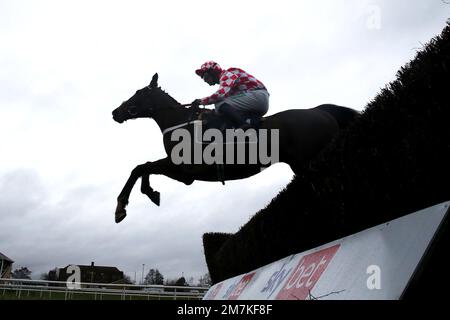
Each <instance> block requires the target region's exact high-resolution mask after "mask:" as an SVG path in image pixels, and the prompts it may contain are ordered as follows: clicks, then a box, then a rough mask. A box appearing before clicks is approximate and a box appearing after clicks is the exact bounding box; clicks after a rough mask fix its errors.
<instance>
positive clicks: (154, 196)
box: [149, 191, 161, 207]
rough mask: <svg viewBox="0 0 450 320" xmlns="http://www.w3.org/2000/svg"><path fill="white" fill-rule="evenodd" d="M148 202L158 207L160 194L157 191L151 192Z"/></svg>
mask: <svg viewBox="0 0 450 320" xmlns="http://www.w3.org/2000/svg"><path fill="white" fill-rule="evenodd" d="M149 197H150V200H152V201H153V203H154V204H156V205H157V206H158V207H159V205H160V203H161V194H160V193H159V192H158V191H153V192H152V193H150V196H149Z"/></svg>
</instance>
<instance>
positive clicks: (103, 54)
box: [0, 0, 450, 280]
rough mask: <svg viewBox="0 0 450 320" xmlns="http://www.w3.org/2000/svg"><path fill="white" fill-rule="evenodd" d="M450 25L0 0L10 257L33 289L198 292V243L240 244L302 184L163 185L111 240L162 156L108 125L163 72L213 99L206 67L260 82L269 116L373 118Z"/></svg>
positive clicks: (2, 243) (362, 15) (325, 13)
mask: <svg viewBox="0 0 450 320" xmlns="http://www.w3.org/2000/svg"><path fill="white" fill-rule="evenodd" d="M152 3H157V5H152ZM449 13H450V5H447V4H445V3H443V1H441V0H428V1H425V0H415V1H411V0H409V1H407V0H390V1H388V0H383V1H375V0H374V1H365V0H322V1H313V0H308V1H303V0H302V1H299V0H296V1H281V0H280V1H263V0H258V1H242V0H239V1H234V0H228V1H220V2H218V1H211V0H209V1H170V0H165V1H130V0H127V1H111V0H109V1H92V0H89V1H80V0H77V1H23V0H0V252H2V253H4V254H6V255H7V256H9V257H10V258H12V259H13V260H15V261H16V263H15V265H14V267H16V268H17V267H20V266H27V267H29V268H30V269H31V270H32V271H33V275H34V277H38V276H39V275H40V273H42V272H46V271H48V270H50V269H53V268H54V267H63V266H66V265H68V264H89V263H90V262H91V261H95V263H96V264H97V265H110V266H117V267H118V268H119V269H121V270H122V271H124V272H125V273H126V274H127V275H129V276H130V277H131V278H132V279H134V275H135V272H136V273H137V279H138V280H140V278H141V276H142V274H141V273H142V265H143V264H145V270H146V271H148V269H149V268H158V269H159V270H160V271H161V273H162V274H163V275H164V276H165V277H166V278H177V277H180V276H181V275H182V274H183V273H184V275H185V276H186V277H190V276H193V277H195V278H198V277H199V276H200V275H202V274H204V273H205V272H207V267H206V263H205V260H204V256H203V247H202V240H201V239H202V235H203V234H204V233H205V232H233V233H234V232H236V231H238V230H239V227H240V226H242V225H243V224H245V223H246V222H247V221H248V220H249V218H250V217H251V216H252V215H253V214H254V213H255V212H257V211H258V210H260V209H262V208H264V206H265V205H267V204H268V203H269V201H270V200H271V199H272V198H273V197H274V196H275V195H276V194H277V193H278V192H279V191H280V190H282V188H284V187H285V186H286V185H287V184H288V183H289V181H290V180H291V179H292V176H293V174H292V171H291V170H290V168H289V167H288V166H287V165H283V164H278V165H275V166H273V167H272V168H270V169H268V170H266V171H265V172H263V173H262V174H260V175H258V176H255V177H253V178H250V179H246V180H242V181H238V182H228V183H227V184H226V186H225V187H224V186H222V185H221V184H220V183H205V182H195V183H194V184H193V185H192V186H189V187H188V186H184V185H182V184H180V183H178V182H175V181H172V180H170V179H169V178H166V177H160V176H153V177H152V178H151V184H152V186H153V187H154V188H155V189H156V190H158V191H160V192H161V207H159V208H158V207H156V206H155V205H153V204H152V203H151V202H150V201H149V200H148V199H147V198H146V197H145V196H143V195H142V194H140V192H139V188H136V190H134V191H133V193H132V194H131V198H130V205H129V207H128V217H127V218H126V219H125V220H124V221H123V222H122V223H121V224H118V225H116V224H115V222H114V210H115V206H116V198H117V195H118V193H119V192H120V190H121V188H122V186H123V184H124V183H125V181H126V179H127V178H128V175H129V173H130V171H131V169H133V168H134V167H135V166H136V165H138V164H141V163H145V162H147V161H155V160H158V159H160V158H162V157H165V154H164V150H163V145H162V136H161V133H160V132H159V129H158V128H157V126H156V124H155V122H154V121H153V120H148V119H140V120H137V121H131V122H126V123H125V124H122V125H119V124H118V123H115V122H114V121H113V120H112V117H111V111H112V110H113V109H114V108H116V107H117V106H119V104H120V103H121V102H122V101H124V100H126V99H128V98H129V97H130V96H131V95H132V94H133V93H134V92H135V90H137V89H138V88H142V87H144V86H145V85H147V84H148V83H149V81H150V80H151V77H152V75H153V74H154V73H155V72H158V73H159V76H160V81H159V82H160V85H161V86H162V88H163V89H165V90H166V91H167V92H168V93H170V94H171V95H172V96H173V97H174V98H175V99H177V100H178V101H179V102H181V103H188V102H191V101H192V100H194V99H196V98H201V97H203V96H206V95H209V94H210V93H212V90H214V88H211V87H209V86H208V85H206V84H205V83H204V82H203V81H202V80H201V79H200V78H198V77H197V76H196V75H195V74H194V70H195V69H196V68H197V67H199V66H200V65H201V64H202V63H203V62H205V61H206V60H211V59H212V60H215V61H217V62H219V63H220V64H221V65H222V67H224V68H228V67H232V66H233V67H241V68H243V69H244V70H247V71H248V72H250V73H252V74H253V75H255V76H256V77H257V78H259V79H260V80H261V81H263V82H264V84H265V85H266V86H267V87H268V89H269V91H270V93H271V109H270V111H269V113H270V114H274V113H277V112H280V111H283V110H287V109H292V108H311V107H315V106H317V105H320V104H323V103H335V104H340V105H345V106H349V107H353V108H355V109H358V110H362V109H363V108H364V107H365V105H366V104H367V102H368V101H370V100H371V99H372V98H373V97H374V96H375V95H376V94H377V93H378V92H379V91H380V89H381V88H382V87H384V86H385V85H386V84H387V83H389V82H390V81H391V80H393V79H394V77H395V74H396V72H397V70H398V69H399V68H400V67H401V66H402V65H404V64H405V63H406V62H408V61H409V60H410V59H412V58H413V57H414V55H415V53H416V51H417V50H419V49H420V48H421V47H422V46H423V44H425V43H426V42H427V41H429V40H430V39H431V38H432V37H433V36H435V35H437V34H439V33H440V32H441V30H442V29H443V28H444V26H445V21H446V19H447V18H449V17H450V15H449Z"/></svg>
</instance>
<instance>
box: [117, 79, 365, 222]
mask: <svg viewBox="0 0 450 320" xmlns="http://www.w3.org/2000/svg"><path fill="white" fill-rule="evenodd" d="M112 115H113V119H114V121H116V122H118V123H124V122H125V121H127V120H130V119H137V118H153V119H154V120H155V121H156V123H157V124H158V126H159V128H160V130H161V132H162V133H163V142H164V148H165V151H166V153H167V157H166V158H164V159H160V160H158V161H154V162H147V163H144V164H141V165H138V166H137V167H135V168H134V169H133V170H132V171H131V174H130V176H129V178H128V180H127V182H126V183H125V186H124V187H123V189H122V191H121V192H120V194H119V196H118V197H117V207H116V211H115V221H116V223H120V222H121V221H122V220H123V219H124V218H125V217H126V215H127V213H126V206H127V205H128V200H129V196H130V193H131V190H132V189H133V187H134V185H135V183H136V182H137V180H138V179H139V178H141V192H142V193H143V194H144V195H147V196H148V197H149V198H150V200H151V201H152V202H153V203H154V204H156V205H157V206H159V205H160V193H159V192H158V191H155V190H153V189H152V188H151V186H150V175H152V174H159V175H161V174H162V175H165V176H167V177H169V178H172V179H175V180H177V181H179V182H182V183H184V184H186V185H191V184H192V183H193V182H194V181H196V180H197V181H209V182H222V183H224V182H225V181H230V180H238V179H245V178H248V177H251V176H254V175H256V174H258V173H260V172H261V171H262V170H263V169H265V168H267V167H268V166H270V165H271V164H273V163H270V164H269V165H267V164H265V165H262V164H261V163H260V162H257V163H249V162H246V163H239V164H235V163H230V164H228V163H226V164H223V163H222V164H219V163H215V164H214V163H213V164H211V163H209V164H207V163H174V161H173V159H172V158H171V157H170V155H171V154H172V152H173V151H174V148H175V147H176V146H177V144H176V142H175V141H173V137H172V138H171V135H170V134H168V133H171V132H172V133H173V132H175V131H176V129H178V128H183V129H184V130H187V131H188V132H189V133H191V134H193V131H194V123H198V122H199V121H201V120H199V119H200V118H201V117H202V116H205V115H209V118H210V119H211V118H214V117H220V116H218V115H216V114H215V112H211V111H210V112H209V113H208V112H207V111H202V110H200V109H199V108H187V107H186V105H181V104H180V103H179V102H177V101H176V100H175V99H174V98H172V97H171V96H170V95H169V94H168V93H166V92H165V91H163V90H162V89H161V87H159V86H158V74H157V73H156V74H155V75H154V76H153V78H152V80H151V82H150V85H148V86H146V87H144V88H142V89H140V90H137V91H136V93H135V94H134V95H133V96H132V97H131V98H129V99H128V100H127V101H125V102H123V103H122V104H121V105H120V106H119V107H118V108H117V109H115V110H114V111H113V112H112ZM358 115H359V112H357V111H356V110H354V109H351V108H347V107H342V106H337V105H332V104H325V105H321V106H318V107H316V108H313V109H295V110H287V111H283V112H280V113H277V114H274V115H272V116H268V117H265V118H262V119H261V120H260V121H259V123H258V129H260V130H261V129H265V130H272V131H273V130H277V131H278V136H277V138H278V141H277V143H278V145H277V147H278V152H279V156H278V159H277V162H283V163H287V164H288V165H289V166H290V167H291V168H292V170H293V172H294V173H298V171H299V169H300V168H301V166H302V165H304V164H305V163H306V162H307V161H309V160H311V159H312V158H313V157H314V156H316V155H317V154H318V153H319V152H320V151H321V150H322V149H323V148H324V147H325V146H327V145H328V144H329V143H330V142H331V141H332V139H333V138H335V137H336V136H337V134H338V133H339V132H340V130H342V129H343V128H345V127H347V126H348V125H349V123H350V122H351V121H352V120H353V119H355V118H356V117H357V116H358ZM199 117H200V118H199ZM193 120H196V121H197V122H196V121H193ZM222 129H223V128H222ZM207 144H208V143H206V144H205V145H207ZM269 145H270V143H269Z"/></svg>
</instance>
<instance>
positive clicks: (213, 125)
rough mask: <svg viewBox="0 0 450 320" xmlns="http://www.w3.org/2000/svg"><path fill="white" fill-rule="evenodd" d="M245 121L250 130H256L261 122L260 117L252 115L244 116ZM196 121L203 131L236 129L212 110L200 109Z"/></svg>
mask: <svg viewBox="0 0 450 320" xmlns="http://www.w3.org/2000/svg"><path fill="white" fill-rule="evenodd" d="M244 118H245V121H246V122H247V123H248V124H249V125H250V128H251V129H255V130H258V129H259V128H260V125H261V123H262V121H263V119H262V118H261V117H258V116H254V115H244ZM197 120H200V121H202V125H203V129H204V130H208V129H217V130H220V131H221V132H225V131H226V130H227V129H236V127H235V126H234V125H233V123H232V122H231V121H230V120H228V119H227V118H225V117H223V116H221V115H219V114H217V113H216V112H215V111H214V110H209V109H202V110H200V111H199V112H198V113H197Z"/></svg>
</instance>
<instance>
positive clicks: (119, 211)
mask: <svg viewBox="0 0 450 320" xmlns="http://www.w3.org/2000/svg"><path fill="white" fill-rule="evenodd" d="M126 216H127V210H125V206H124V205H123V203H122V202H121V201H118V203H117V208H116V223H120V222H122V220H123V219H125V217H126Z"/></svg>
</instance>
